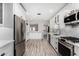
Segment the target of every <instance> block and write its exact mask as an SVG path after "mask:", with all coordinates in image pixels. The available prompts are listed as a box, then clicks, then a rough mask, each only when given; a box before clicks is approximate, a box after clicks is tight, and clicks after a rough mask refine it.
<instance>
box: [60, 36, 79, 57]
mask: <svg viewBox="0 0 79 59" xmlns="http://www.w3.org/2000/svg"><path fill="white" fill-rule="evenodd" d="M67 41H71V42H73V43H79V38H75V37H61V38H60V39H59V41H58V51H59V54H60V55H62V56H74V45H72V44H70V43H68V42H67Z"/></svg>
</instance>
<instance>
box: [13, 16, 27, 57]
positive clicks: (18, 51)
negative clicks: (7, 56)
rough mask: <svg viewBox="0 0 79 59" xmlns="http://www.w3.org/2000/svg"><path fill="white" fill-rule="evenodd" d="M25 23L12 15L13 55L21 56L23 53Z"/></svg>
mask: <svg viewBox="0 0 79 59" xmlns="http://www.w3.org/2000/svg"><path fill="white" fill-rule="evenodd" d="M25 29H26V26H25V21H24V20H23V19H22V18H21V17H18V16H16V15H14V40H15V42H14V55H15V56H22V55H23V54H24V52H25V39H26V38H25Z"/></svg>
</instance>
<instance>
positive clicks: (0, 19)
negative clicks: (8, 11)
mask: <svg viewBox="0 0 79 59" xmlns="http://www.w3.org/2000/svg"><path fill="white" fill-rule="evenodd" d="M2 10H3V6H2V3H0V24H2V20H3V19H2V18H3V16H2V15H3V12H2Z"/></svg>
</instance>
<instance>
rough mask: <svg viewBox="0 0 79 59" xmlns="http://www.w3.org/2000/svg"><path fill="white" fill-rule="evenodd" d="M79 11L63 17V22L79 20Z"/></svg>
mask: <svg viewBox="0 0 79 59" xmlns="http://www.w3.org/2000/svg"><path fill="white" fill-rule="evenodd" d="M78 20H79V12H77V13H74V14H72V15H70V16H68V17H65V18H64V23H71V22H73V23H74V22H79V21H78Z"/></svg>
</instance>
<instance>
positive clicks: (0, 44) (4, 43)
mask: <svg viewBox="0 0 79 59" xmlns="http://www.w3.org/2000/svg"><path fill="white" fill-rule="evenodd" d="M12 42H14V40H0V48H2V47H4V46H5V45H7V44H9V43H12Z"/></svg>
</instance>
